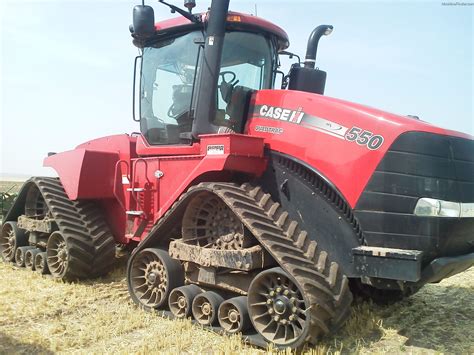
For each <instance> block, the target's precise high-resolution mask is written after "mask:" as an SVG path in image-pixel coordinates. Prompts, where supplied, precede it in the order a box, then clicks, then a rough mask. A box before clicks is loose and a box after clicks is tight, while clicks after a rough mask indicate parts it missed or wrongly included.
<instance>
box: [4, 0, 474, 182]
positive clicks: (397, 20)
mask: <svg viewBox="0 0 474 355" xmlns="http://www.w3.org/2000/svg"><path fill="white" fill-rule="evenodd" d="M443 1H444V0H443ZM446 1H449V0H446ZM138 2H139V1H121V0H113V1H112V0H107V1H106V0H94V1H92V0H82V1H68V0H56V1H54V0H49V1H48V0H40V1H35V0H28V1H26V0H0V16H1V18H0V23H1V29H0V31H1V47H0V91H1V99H0V100H1V101H0V106H1V112H0V114H1V117H0V118H1V119H0V133H1V141H0V153H1V154H0V173H1V174H2V175H3V176H5V175H51V174H52V173H53V174H54V172H52V171H51V170H50V169H49V168H43V167H42V161H43V158H44V157H45V156H46V155H47V153H48V152H60V151H64V150H70V149H73V148H74V147H75V146H77V145H78V144H80V143H82V142H85V141H87V140H90V139H93V138H97V137H101V136H106V135H110V134H116V133H131V132H134V131H138V130H139V127H138V124H137V123H136V122H134V121H133V120H132V80H133V61H134V58H135V56H136V55H137V54H138V51H137V49H136V48H135V47H134V46H133V45H132V41H131V37H130V33H129V31H128V26H129V24H130V23H131V20H132V18H131V15H132V8H133V6H134V5H136V4H137V3H138ZM171 2H172V3H173V4H175V5H179V6H182V3H183V2H182V1H171ZM453 2H455V1H453ZM464 2H472V1H471V0H464ZM146 3H147V4H149V5H152V6H153V7H154V9H155V18H156V20H157V21H158V20H161V19H166V18H170V17H173V16H176V15H173V14H170V13H169V10H168V8H166V7H165V6H163V5H160V4H158V2H157V1H156V0H155V1H149V0H147V1H146ZM197 3H198V6H197V8H196V10H197V11H200V10H205V9H206V8H207V7H208V6H210V0H206V1H205V0H197ZM230 8H231V10H234V11H241V12H247V13H252V14H255V10H256V11H257V15H258V16H260V17H263V18H265V19H267V20H269V21H272V22H274V23H276V24H278V25H279V26H281V27H282V28H284V29H285V30H286V31H287V33H288V35H289V37H290V48H289V50H291V51H292V52H295V53H297V54H299V55H301V56H303V57H304V54H305V50H306V43H307V39H308V36H309V34H310V32H311V30H312V29H313V28H314V27H316V26H317V25H319V24H323V23H324V24H331V25H333V26H334V31H333V33H332V34H331V35H330V36H328V37H325V38H323V39H322V40H321V42H320V45H319V49H318V58H317V66H318V67H319V68H321V69H323V70H325V71H327V72H328V79H327V84H326V92H325V94H326V95H328V96H332V97H337V98H341V99H345V100H348V101H353V102H358V103H362V104H366V105H368V106H372V107H377V108H380V109H383V110H386V111H389V112H393V113H398V114H402V115H407V114H412V115H417V116H419V117H420V118H421V119H423V120H425V121H428V122H431V123H432V124H435V125H438V126H441V127H445V128H450V129H454V130H458V131H462V132H466V133H470V134H473V135H474V110H473V102H474V99H473V97H474V95H473V82H474V71H473V68H474V61H473V44H474V40H473V32H474V30H473V26H474V25H473V23H474V22H473V21H474V20H473V17H474V6H460V5H459V6H447V5H443V3H442V1H441V0H440V1H380V0H379V1H289V0H284V1H283V0H282V1H278V0H273V1H261V0H252V1H245V0H231V5H230ZM284 64H285V65H284V67H283V71H285V72H286V71H287V70H288V69H289V66H288V62H287V61H285V62H284Z"/></svg>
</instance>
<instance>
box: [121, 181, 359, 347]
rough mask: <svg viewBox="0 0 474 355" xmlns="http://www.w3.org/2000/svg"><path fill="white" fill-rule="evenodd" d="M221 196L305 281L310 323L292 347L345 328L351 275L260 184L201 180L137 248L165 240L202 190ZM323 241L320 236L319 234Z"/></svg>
mask: <svg viewBox="0 0 474 355" xmlns="http://www.w3.org/2000/svg"><path fill="white" fill-rule="evenodd" d="M201 193H213V194H215V195H217V196H218V197H219V198H220V199H221V200H222V201H224V202H225V203H226V205H227V206H228V207H229V208H230V209H231V210H232V211H233V212H234V213H235V215H236V216H238V218H239V219H240V220H241V221H242V223H244V225H245V227H247V228H248V229H249V230H250V231H251V232H252V234H253V235H254V236H255V238H256V239H257V240H258V241H259V243H260V244H261V245H262V246H263V247H264V248H265V249H266V250H267V251H268V252H269V253H270V254H271V255H272V257H273V258H274V259H275V260H276V261H277V263H278V264H279V265H280V266H281V268H282V269H283V270H284V271H285V272H286V273H287V274H288V275H290V277H291V278H292V279H293V280H294V281H295V282H296V283H297V284H298V285H299V287H300V289H301V290H302V293H303V295H304V297H305V299H306V300H307V304H309V305H310V307H309V309H308V313H309V319H310V326H309V329H308V332H307V334H306V335H305V337H304V338H301V339H298V340H297V341H296V342H295V343H294V344H291V348H300V347H302V346H303V345H304V344H305V343H311V344H315V343H317V341H318V339H319V338H321V337H322V336H323V335H326V334H329V333H332V332H334V331H336V330H337V329H339V328H340V327H341V326H342V324H343V323H344V322H345V321H346V320H347V318H348V317H349V315H350V305H351V303H352V293H351V291H350V289H349V281H348V278H347V277H346V276H345V275H344V274H343V272H342V270H341V268H340V267H339V266H338V264H337V263H335V262H331V261H330V260H329V258H328V254H327V253H326V252H325V251H323V250H320V249H319V248H318V246H317V243H316V242H315V241H311V240H310V238H309V237H308V236H307V233H306V232H305V231H302V230H301V229H300V228H299V226H298V223H297V222H296V221H292V220H290V219H289V217H288V213H287V212H286V211H284V210H283V209H282V208H281V206H280V204H278V203H276V202H273V201H272V200H271V196H270V194H267V193H264V192H263V190H262V189H261V188H260V187H258V186H252V185H250V184H244V185H241V186H240V185H237V184H232V183H201V184H199V185H196V186H193V187H191V188H190V189H189V190H188V192H186V193H185V194H183V195H182V196H181V197H180V199H179V200H178V201H177V202H176V203H175V204H174V205H173V206H172V207H171V209H170V210H169V211H168V212H167V213H166V214H165V216H164V217H163V218H162V219H161V220H160V221H159V222H158V223H157V225H156V226H155V227H154V228H153V230H152V231H151V232H150V233H149V236H148V237H147V238H145V240H143V242H142V243H140V245H139V246H138V247H137V248H136V250H135V251H134V254H135V253H138V252H139V251H140V250H141V249H143V248H145V247H150V246H152V245H154V244H156V243H160V242H162V241H160V237H161V238H163V236H166V235H167V234H166V233H163V232H164V231H166V230H167V229H169V228H170V227H169V226H168V224H169V223H168V221H172V222H173V224H174V223H176V222H177V217H178V216H180V215H182V213H183V210H184V208H185V206H186V205H187V204H188V203H189V201H191V200H192V199H193V198H194V197H195V196H196V195H197V194H201ZM316 239H317V238H316ZM128 273H129V272H128Z"/></svg>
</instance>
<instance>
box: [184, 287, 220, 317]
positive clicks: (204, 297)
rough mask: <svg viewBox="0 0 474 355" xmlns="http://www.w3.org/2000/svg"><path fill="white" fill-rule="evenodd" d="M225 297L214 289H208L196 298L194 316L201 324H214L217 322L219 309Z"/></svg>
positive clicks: (193, 307) (193, 309)
mask: <svg viewBox="0 0 474 355" xmlns="http://www.w3.org/2000/svg"><path fill="white" fill-rule="evenodd" d="M222 302H224V299H223V298H222V297H221V296H220V295H219V294H218V293H216V292H214V291H206V292H203V293H201V294H199V295H197V296H196V297H195V298H194V301H193V305H192V312H193V316H194V318H195V319H196V321H197V322H198V323H199V324H202V325H213V324H215V323H216V322H217V318H218V317H217V311H218V309H219V306H220V304H221V303H222Z"/></svg>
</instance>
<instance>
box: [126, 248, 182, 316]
mask: <svg viewBox="0 0 474 355" xmlns="http://www.w3.org/2000/svg"><path fill="white" fill-rule="evenodd" d="M130 263H131V265H129V275H128V288H129V291H130V295H131V297H132V299H133V301H134V302H135V303H136V304H138V305H140V306H142V307H144V308H145V309H148V310H150V309H157V308H162V307H163V306H165V305H166V304H167V302H168V296H169V294H170V292H171V290H173V289H174V288H176V287H178V286H181V285H183V283H184V271H183V267H182V265H181V263H180V262H179V261H177V260H174V259H172V258H171V257H170V256H169V254H168V252H166V251H165V250H161V249H155V248H148V249H144V250H142V251H140V252H139V253H138V254H136V255H134V256H133V257H132V259H131V260H130Z"/></svg>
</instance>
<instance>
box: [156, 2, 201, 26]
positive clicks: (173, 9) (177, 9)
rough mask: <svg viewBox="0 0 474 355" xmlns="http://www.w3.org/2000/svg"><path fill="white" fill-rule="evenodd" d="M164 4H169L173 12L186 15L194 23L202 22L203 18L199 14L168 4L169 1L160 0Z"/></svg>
mask: <svg viewBox="0 0 474 355" xmlns="http://www.w3.org/2000/svg"><path fill="white" fill-rule="evenodd" d="M158 2H160V3H161V4H163V5H166V6H168V7H169V8H170V9H171V12H172V13H174V12H177V13H178V14H180V15H181V16H183V17H186V18H187V19H188V20H189V21H191V22H194V23H201V18H200V17H199V16H196V15H193V14H192V13H189V12H186V11H185V10H183V9H181V8H179V7H177V6H174V5H173V4H168V3H167V2H164V1H163V0H158Z"/></svg>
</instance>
